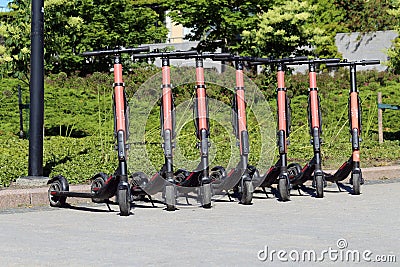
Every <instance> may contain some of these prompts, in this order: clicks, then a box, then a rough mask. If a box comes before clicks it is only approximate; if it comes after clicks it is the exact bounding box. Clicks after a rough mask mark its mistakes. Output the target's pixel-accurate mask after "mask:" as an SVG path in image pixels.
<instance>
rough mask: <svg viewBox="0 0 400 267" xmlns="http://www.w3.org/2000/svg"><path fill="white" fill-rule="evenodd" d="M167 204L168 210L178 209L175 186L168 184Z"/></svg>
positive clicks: (166, 187) (166, 192)
mask: <svg viewBox="0 0 400 267" xmlns="http://www.w3.org/2000/svg"><path fill="white" fill-rule="evenodd" d="M164 194H165V205H166V206H167V211H174V210H175V209H176V207H175V206H176V194H175V186H174V185H167V186H165V193H164Z"/></svg>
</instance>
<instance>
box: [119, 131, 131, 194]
mask: <svg viewBox="0 0 400 267" xmlns="http://www.w3.org/2000/svg"><path fill="white" fill-rule="evenodd" d="M126 149H127V147H126V142H125V133H124V131H123V130H119V131H118V132H117V150H118V162H119V173H118V174H117V175H119V183H118V190H126V191H127V192H128V193H129V192H130V190H129V184H128V171H127V164H126Z"/></svg>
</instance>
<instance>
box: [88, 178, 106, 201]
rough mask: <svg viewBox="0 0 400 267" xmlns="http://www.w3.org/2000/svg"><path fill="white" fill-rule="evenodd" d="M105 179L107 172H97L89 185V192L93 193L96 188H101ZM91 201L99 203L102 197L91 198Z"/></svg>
mask: <svg viewBox="0 0 400 267" xmlns="http://www.w3.org/2000/svg"><path fill="white" fill-rule="evenodd" d="M107 179H108V176H107V174H105V173H102V172H101V173H98V174H97V175H96V176H95V177H94V180H93V182H92V185H91V187H90V189H91V192H92V193H95V192H97V191H98V190H100V188H102V187H103V186H104V185H105V184H106V181H107ZM92 201H93V202H94V203H101V202H103V201H104V199H101V198H92Z"/></svg>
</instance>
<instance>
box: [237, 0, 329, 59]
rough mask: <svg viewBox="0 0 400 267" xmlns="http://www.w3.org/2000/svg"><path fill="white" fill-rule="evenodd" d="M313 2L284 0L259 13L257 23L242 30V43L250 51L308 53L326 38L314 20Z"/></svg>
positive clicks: (314, 6) (282, 54) (258, 52)
mask: <svg viewBox="0 0 400 267" xmlns="http://www.w3.org/2000/svg"><path fill="white" fill-rule="evenodd" d="M316 8H317V6H316V5H311V4H309V3H308V2H307V1H298V0H293V1H291V0H287V1H283V2H281V3H278V4H276V5H275V6H273V7H272V8H271V9H269V10H267V11H265V12H262V13H260V14H259V15H258V17H259V22H258V25H257V27H255V28H253V29H252V30H250V31H247V30H245V31H243V40H244V42H243V46H244V47H246V50H247V51H252V52H251V53H252V54H256V55H260V56H261V55H262V56H273V57H282V56H290V55H292V54H293V53H297V54H302V55H304V54H307V53H310V47H311V46H312V45H316V44H319V43H323V42H325V41H326V38H327V37H326V36H325V31H324V29H323V28H321V27H319V25H318V24H315V23H314V17H313V13H314V11H315V10H316Z"/></svg>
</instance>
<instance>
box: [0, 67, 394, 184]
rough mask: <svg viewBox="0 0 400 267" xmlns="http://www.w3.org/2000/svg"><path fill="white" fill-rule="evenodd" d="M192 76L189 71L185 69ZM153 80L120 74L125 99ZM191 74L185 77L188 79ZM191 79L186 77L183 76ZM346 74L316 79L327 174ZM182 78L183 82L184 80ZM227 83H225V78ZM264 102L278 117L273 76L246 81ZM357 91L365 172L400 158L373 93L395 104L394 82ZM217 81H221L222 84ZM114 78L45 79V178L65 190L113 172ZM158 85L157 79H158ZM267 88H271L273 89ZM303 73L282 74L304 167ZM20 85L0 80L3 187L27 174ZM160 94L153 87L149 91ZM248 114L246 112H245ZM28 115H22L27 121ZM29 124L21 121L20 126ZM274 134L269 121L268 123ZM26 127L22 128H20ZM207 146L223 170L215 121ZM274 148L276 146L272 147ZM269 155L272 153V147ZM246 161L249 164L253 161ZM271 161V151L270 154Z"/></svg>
mask: <svg viewBox="0 0 400 267" xmlns="http://www.w3.org/2000/svg"><path fill="white" fill-rule="evenodd" d="M188 71H189V72H192V71H193V70H192V69H190V68H189V69H188ZM153 75H156V76H155V77H154V78H153V79H156V80H157V79H158V78H159V76H157V75H159V70H158V69H156V68H154V67H150V66H145V67H142V68H140V69H137V70H136V69H135V71H134V72H132V73H129V74H126V75H125V83H126V84H127V93H128V96H129V97H131V96H132V95H133V94H134V93H135V92H136V91H137V90H138V88H139V87H140V86H141V85H142V84H143V82H145V81H147V80H148V79H150V78H151V77H152V76H153ZM188 75H189V74H188ZM189 76H190V75H189ZM348 77H349V73H348V70H344V69H342V70H339V71H338V72H336V73H335V74H334V75H333V76H332V74H330V73H325V72H323V73H322V74H320V75H318V86H319V88H320V96H321V105H322V107H321V108H322V115H323V136H322V137H323V140H324V144H323V148H322V151H323V157H324V158H323V159H324V166H325V167H326V168H337V167H338V165H339V164H341V162H342V161H343V160H346V159H347V158H348V157H349V156H350V153H351V144H350V142H349V137H350V135H349V129H348V118H347V101H348V100H347V99H348V87H349V81H348ZM183 78H184V77H182V80H183ZM225 78H226V77H225ZM251 78H252V80H253V81H254V82H255V83H256V84H257V85H258V87H259V88H260V89H261V90H262V92H263V93H264V95H265V96H266V97H267V99H268V102H269V103H270V108H271V110H272V113H273V115H275V112H276V103H275V86H274V79H275V78H274V75H273V74H272V75H265V74H262V75H258V76H251ZM357 78H358V80H357V82H358V83H357V84H358V88H359V90H360V98H361V103H362V107H363V117H362V119H363V132H362V138H363V142H362V147H361V156H362V161H363V166H379V165H384V164H392V163H395V162H397V161H398V160H399V159H400V149H399V133H400V132H399V129H398V125H399V116H398V115H399V114H397V113H398V112H397V111H391V110H387V111H385V112H384V115H383V119H384V121H383V125H384V131H385V133H384V134H385V143H384V144H383V145H379V144H378V142H377V140H378V137H377V131H378V127H377V102H376V99H377V92H378V91H381V92H382V94H383V102H384V103H387V104H400V94H399V93H398V92H399V89H400V83H399V81H400V78H399V76H396V75H392V74H389V73H378V72H374V71H367V72H358V73H357ZM221 79H224V77H222V78H221ZM112 81H113V79H112V74H111V73H107V74H103V73H94V74H92V75H90V76H87V77H83V78H82V77H67V76H66V75H65V74H63V73H60V74H57V75H50V76H48V77H46V79H45V136H46V137H45V140H44V165H45V166H44V171H45V175H49V176H54V175H56V174H63V175H65V176H66V177H67V178H68V179H69V181H70V182H71V183H83V182H85V181H86V180H87V179H89V178H90V177H91V176H92V175H94V174H95V173H96V172H99V171H103V172H106V173H112V172H113V171H114V169H115V167H116V164H117V159H116V156H115V154H116V153H115V151H114V139H113V114H112V108H111V107H112ZM157 81H158V80H157ZM271 82H272V84H271ZM307 83H308V76H307V75H306V74H297V75H287V83H286V85H287V87H288V94H289V95H290V97H291V107H292V133H291V135H290V144H291V145H290V146H289V160H290V161H298V162H301V163H304V162H305V161H306V159H309V158H311V157H312V147H311V145H310V141H309V140H310V137H309V134H308V122H307V88H308V84H307ZM18 84H19V81H17V80H14V79H2V80H1V81H0V90H1V100H2V101H1V102H0V113H1V114H0V115H1V116H0V123H1V128H0V152H1V153H0V166H1V167H0V182H1V183H0V185H1V186H8V185H9V184H10V182H12V181H15V179H17V178H18V177H20V176H25V175H27V169H28V166H27V165H28V141H27V140H22V139H19V138H18V132H19V114H18V93H17V85H18ZM23 89H24V91H23V100H24V102H26V101H28V102H29V94H28V88H27V86H23ZM154 90H159V85H157V86H156V87H154ZM192 92H193V83H188V84H184V85H182V86H178V87H176V88H175V89H174V95H175V98H176V103H177V105H178V104H180V103H182V102H183V101H184V100H187V99H190V98H191V97H192V96H193V93H192ZM208 94H209V96H210V98H216V99H218V100H220V101H222V102H224V103H225V104H230V99H231V92H230V91H229V90H227V89H226V88H223V87H220V86H216V85H209V86H208ZM249 111H250V110H249ZM158 115H159V110H158V106H155V107H154V108H153V110H152V112H151V115H150V118H149V120H148V121H147V125H146V141H147V144H146V149H147V150H148V151H149V153H150V158H151V160H152V164H153V165H154V166H161V164H162V162H163V156H162V148H161V146H160V133H159V131H160V128H159V127H160V126H159V118H158ZM27 117H28V116H27V112H26V113H25V114H24V118H25V119H26V118H27ZM26 123H27V121H26ZM248 123H249V130H250V134H251V136H250V137H251V140H252V144H251V145H252V146H251V147H252V151H253V152H257V151H259V149H260V144H259V143H258V142H259V141H258V140H259V137H257V131H256V129H257V126H258V125H257V121H256V120H254V119H253V118H252V114H251V112H250V114H249V120H248ZM271 125H272V126H271V128H272V129H271V130H272V131H274V130H275V129H274V127H275V125H276V123H275V121H272V122H271ZM25 126H26V125H25ZM211 126H212V128H211V129H212V132H211V136H212V137H213V138H214V139H213V142H215V143H216V144H218V148H219V149H218V151H216V152H215V153H216V154H215V158H214V159H213V162H212V164H213V165H223V166H226V164H227V161H228V156H227V155H226V153H225V151H227V150H228V149H230V144H229V141H230V140H231V139H230V136H229V134H230V133H226V130H224V129H222V128H221V127H222V126H221V125H220V124H219V122H217V121H211ZM193 133H194V127H193V123H192V122H190V123H186V124H185V125H184V126H183V128H182V130H181V131H180V132H179V136H178V137H177V141H178V142H179V144H180V146H181V147H182V148H183V154H184V155H185V156H186V157H187V158H188V159H196V157H197V156H198V150H197V148H196V146H195V144H196V142H197V141H196V138H195V136H194V134H193ZM271 144H272V146H275V140H273V141H271ZM272 149H274V148H272ZM255 154H257V153H253V154H252V158H251V159H250V161H251V162H257V161H258V160H259V158H256V156H254V155H255ZM271 154H274V155H277V153H276V151H275V152H274V153H271Z"/></svg>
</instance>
